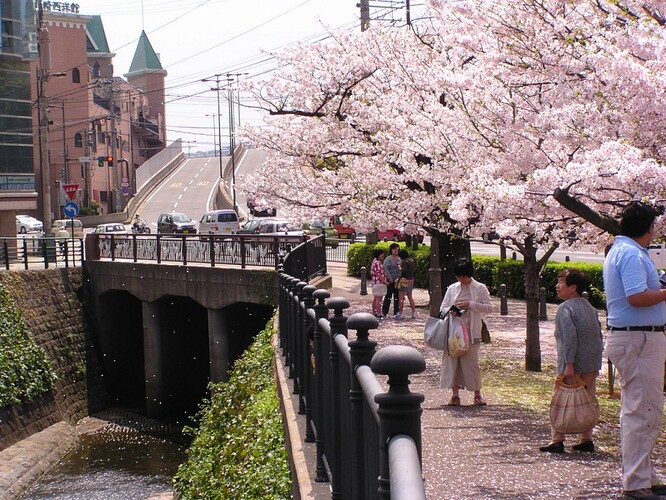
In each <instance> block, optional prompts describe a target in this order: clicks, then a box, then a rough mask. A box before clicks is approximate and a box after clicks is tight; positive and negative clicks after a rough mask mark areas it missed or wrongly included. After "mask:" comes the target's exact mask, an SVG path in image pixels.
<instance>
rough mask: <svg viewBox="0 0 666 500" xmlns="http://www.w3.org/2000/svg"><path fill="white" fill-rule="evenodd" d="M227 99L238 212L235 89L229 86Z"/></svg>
mask: <svg viewBox="0 0 666 500" xmlns="http://www.w3.org/2000/svg"><path fill="white" fill-rule="evenodd" d="M227 95H228V97H227V99H228V100H229V152H230V154H231V192H232V195H233V200H234V210H236V212H238V205H237V204H236V137H235V133H234V124H235V120H234V90H233V88H232V87H231V85H230V86H229V88H228V89H227Z"/></svg>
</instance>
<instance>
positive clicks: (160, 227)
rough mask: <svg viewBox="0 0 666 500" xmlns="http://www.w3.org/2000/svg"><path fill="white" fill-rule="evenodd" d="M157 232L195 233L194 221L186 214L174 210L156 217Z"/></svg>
mask: <svg viewBox="0 0 666 500" xmlns="http://www.w3.org/2000/svg"><path fill="white" fill-rule="evenodd" d="M157 233H158V234H174V233H181V234H197V226H196V223H195V222H194V221H193V220H192V219H190V217H189V216H188V215H187V214H184V213H181V212H174V213H171V214H160V216H159V217H158V218H157Z"/></svg>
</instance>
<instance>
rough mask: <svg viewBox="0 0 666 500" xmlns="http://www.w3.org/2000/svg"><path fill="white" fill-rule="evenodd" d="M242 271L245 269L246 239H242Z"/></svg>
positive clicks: (242, 237)
mask: <svg viewBox="0 0 666 500" xmlns="http://www.w3.org/2000/svg"><path fill="white" fill-rule="evenodd" d="M240 254H241V269H245V237H244V236H241V238H240Z"/></svg>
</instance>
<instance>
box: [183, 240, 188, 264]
mask: <svg viewBox="0 0 666 500" xmlns="http://www.w3.org/2000/svg"><path fill="white" fill-rule="evenodd" d="M183 265H184V266H186V265H187V237H186V236H185V235H183Z"/></svg>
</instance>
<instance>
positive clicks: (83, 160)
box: [79, 156, 97, 163]
mask: <svg viewBox="0 0 666 500" xmlns="http://www.w3.org/2000/svg"><path fill="white" fill-rule="evenodd" d="M96 159H97V158H95V157H94V156H79V162H80V163H87V162H90V161H95V160H96Z"/></svg>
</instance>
